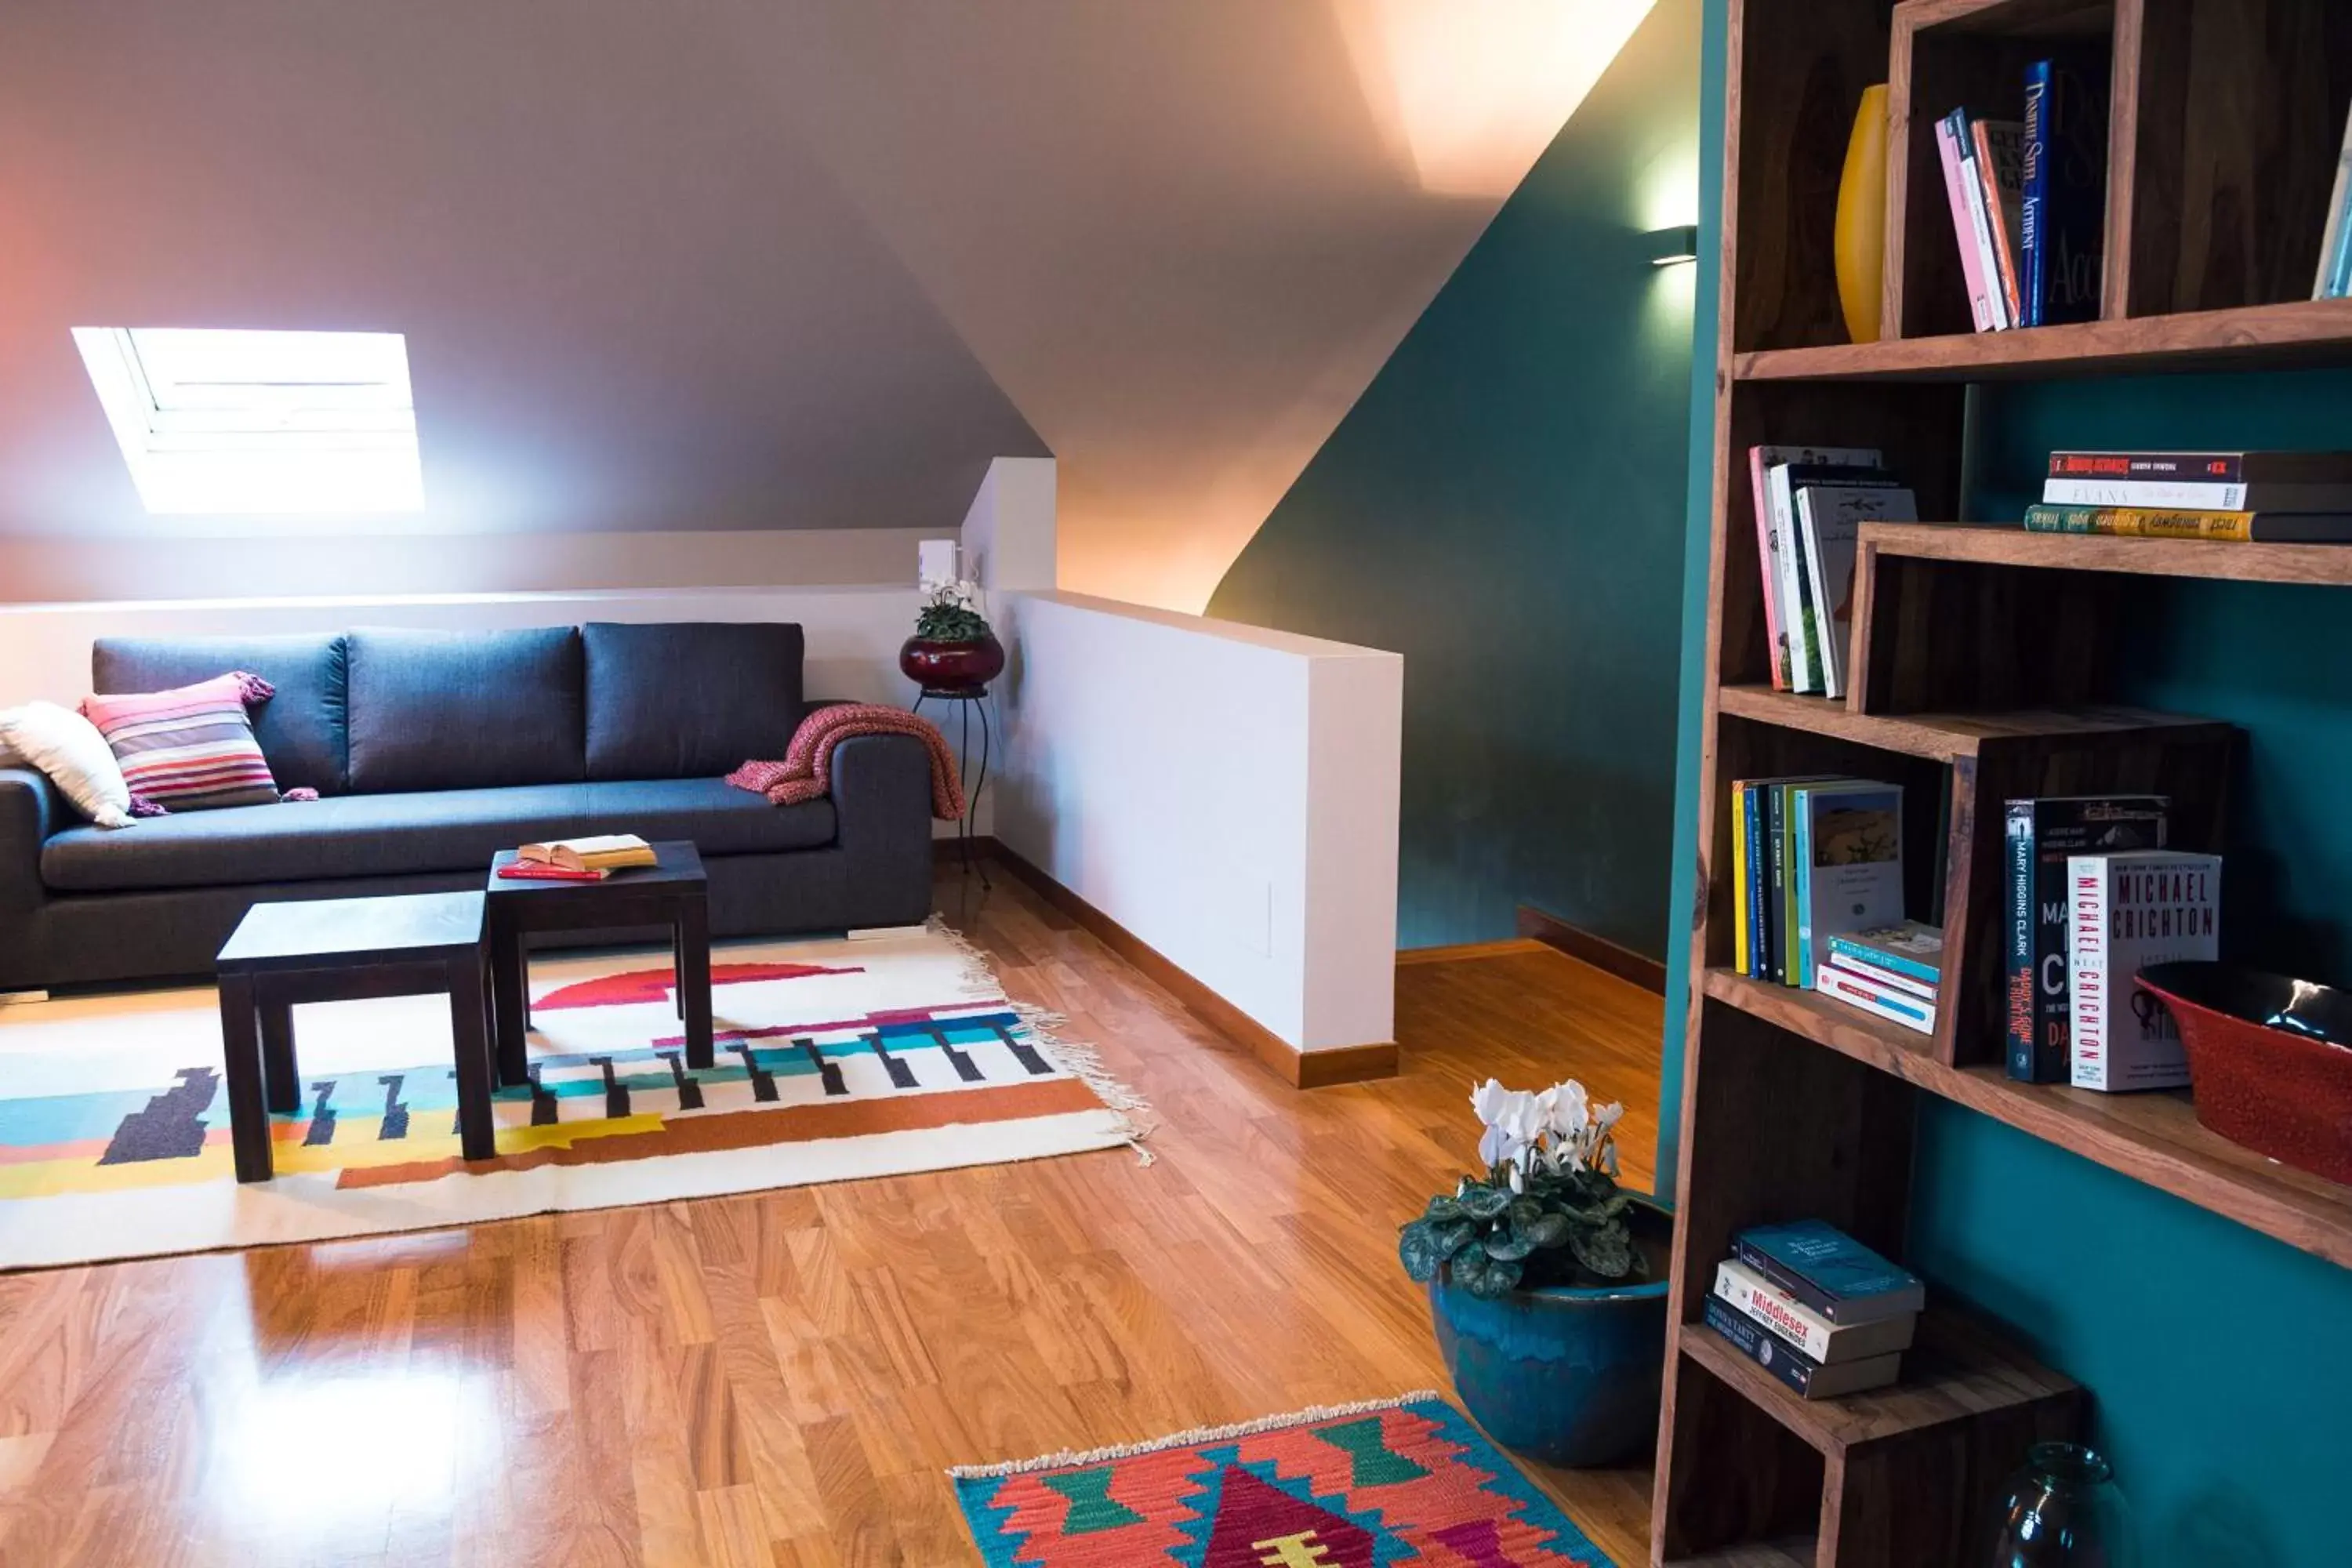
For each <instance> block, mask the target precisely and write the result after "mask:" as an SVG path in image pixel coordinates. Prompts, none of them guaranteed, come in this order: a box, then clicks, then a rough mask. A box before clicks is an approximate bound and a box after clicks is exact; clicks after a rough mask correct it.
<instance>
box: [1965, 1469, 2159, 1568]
mask: <svg viewBox="0 0 2352 1568" xmlns="http://www.w3.org/2000/svg"><path fill="white" fill-rule="evenodd" d="M2138 1561H2139V1557H2138V1554H2137V1551H2136V1550H2135V1549H2134V1545H2133V1542H2132V1529H2131V1510H2130V1508H2129V1506H2128V1505H2126V1502H2125V1501H2124V1494H2123V1492H2122V1490H2121V1489H2119V1488H2118V1487H2116V1480H2115V1469H2114V1467H2112V1466H2110V1465H2109V1464H2108V1463H2107V1461H2106V1458H2105V1456H2103V1455H2101V1454H2099V1453H2097V1452H2095V1450H2093V1449H2090V1448H2085V1447H2082V1446H2081V1445H2080V1444H2077V1443H2036V1444H2035V1445H2034V1446H2033V1449H2032V1453H2031V1454H2029V1455H2028V1456H2027V1458H2026V1463H2025V1468H2023V1469H2021V1470H2020V1471H2018V1472H2017V1474H2015V1475H2014V1476H2011V1478H2010V1480H2009V1485H2008V1486H2007V1487H2006V1488H2005V1489H2003V1491H2002V1493H2001V1501H2000V1521H1999V1524H1998V1526H1997V1529H1996V1533H1995V1536H1994V1545H1993V1550H1992V1556H1991V1557H1990V1559H1989V1560H1988V1562H1989V1568H2136V1564H2137V1563H2138Z"/></svg>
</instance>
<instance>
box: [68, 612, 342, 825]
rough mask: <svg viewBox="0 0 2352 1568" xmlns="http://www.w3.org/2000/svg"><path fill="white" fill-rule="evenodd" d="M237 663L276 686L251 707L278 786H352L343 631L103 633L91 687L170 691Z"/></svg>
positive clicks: (332, 789)
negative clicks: (230, 634)
mask: <svg viewBox="0 0 2352 1568" xmlns="http://www.w3.org/2000/svg"><path fill="white" fill-rule="evenodd" d="M233 669H243V670H248V671H250V672H252V673H253V674H255V675H257V676H259V677H261V679H264V680H266V681H268V682H269V684H270V685H272V686H274V687H276V688H277V689H278V694H277V695H276V696H275V697H272V698H271V699H270V700H268V701H267V702H264V703H260V704H258V705H257V706H256V707H254V708H252V709H250V710H249V711H250V712H251V713H252V715H253V738H254V739H255V740H257V741H258V742H261V754H262V755H263V756H264V757H266V758H267V759H268V762H269V773H270V776H271V777H272V778H274V779H276V780H277V781H278V788H280V789H314V790H317V791H318V792H319V793H320V795H341V794H343V793H344V792H345V791H347V790H348V789H349V788H350V787H351V775H350V773H349V769H348V766H347V763H346V760H345V752H346V746H347V732H346V727H345V703H346V699H347V692H346V679H345V678H346V663H345V658H344V647H343V639H342V637H341V636H333V637H316V636H305V637H100V638H99V639H98V640H97V641H96V642H95V643H93V644H91V645H90V650H89V679H90V689H91V690H92V691H94V692H96V693H98V694H99V695H100V696H101V697H112V696H124V695H129V694H132V693H138V692H148V691H169V690H171V689H173V688H174V687H180V686H193V685H194V684H195V683H196V682H197V681H200V680H209V679H212V678H213V677H214V676H216V675H226V674H227V673H228V672H229V671H230V670H233Z"/></svg>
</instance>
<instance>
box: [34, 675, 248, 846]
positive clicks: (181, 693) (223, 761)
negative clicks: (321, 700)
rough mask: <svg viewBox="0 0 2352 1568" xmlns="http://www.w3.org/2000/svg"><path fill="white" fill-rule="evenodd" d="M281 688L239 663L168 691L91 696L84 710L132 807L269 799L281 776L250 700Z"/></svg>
mask: <svg viewBox="0 0 2352 1568" xmlns="http://www.w3.org/2000/svg"><path fill="white" fill-rule="evenodd" d="M276 694H277V693H276V691H275V689H273V688H272V687H271V686H270V684H269V682H268V681H266V680H264V679H261V677H259V676H257V675H247V674H246V673H245V672H244V671H242V670H236V671H233V672H231V673H230V674H227V675H216V676H215V677H213V679H210V680H200V681H198V682H196V684H195V685H194V686H183V687H179V688H176V689H173V690H170V691H151V692H148V693H145V694H144V695H142V696H136V697H90V698H86V699H84V700H83V701H82V705H81V711H82V717H83V718H85V719H88V720H89V721H90V722H91V723H92V724H95V725H97V726H98V732H99V733H100V734H101V735H103V736H105V737H106V743H107V745H108V746H110V748H112V750H113V752H114V758H115V761H117V762H118V763H121V764H122V777H123V781H124V782H125V783H126V784H130V786H131V799H132V802H133V808H132V809H133V810H134V812H135V811H136V810H137V809H138V805H139V803H142V802H144V803H149V804H151V805H152V806H156V807H161V808H163V809H164V810H167V811H205V810H209V809H211V808H212V807H215V806H223V805H272V804H274V803H275V802H276V801H277V799H278V781H277V780H276V779H274V778H272V777H270V775H269V763H268V761H267V760H266V759H265V758H264V757H263V756H262V754H261V743H260V742H257V741H256V740H255V739H254V738H253V721H252V719H251V717H250V716H248V715H247V712H246V710H245V708H246V704H247V703H248V702H263V701H267V700H268V699H269V698H271V697H273V696H275V695H276Z"/></svg>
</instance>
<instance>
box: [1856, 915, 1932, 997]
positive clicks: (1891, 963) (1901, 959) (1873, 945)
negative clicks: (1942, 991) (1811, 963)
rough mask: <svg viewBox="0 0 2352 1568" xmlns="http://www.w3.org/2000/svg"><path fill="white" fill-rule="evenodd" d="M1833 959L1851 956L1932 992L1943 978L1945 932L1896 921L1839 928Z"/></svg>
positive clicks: (1915, 922)
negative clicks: (1849, 928) (1854, 929)
mask: <svg viewBox="0 0 2352 1568" xmlns="http://www.w3.org/2000/svg"><path fill="white" fill-rule="evenodd" d="M1830 957H1831V958H1832V961H1834V960H1836V959H1840V958H1849V959H1852V960H1853V962H1855V963H1860V964H1864V965H1866V966H1867V967H1869V968H1872V969H1880V970H1885V971H1886V972H1887V973H1891V974H1896V975H1900V976H1902V977H1903V978H1905V979H1906V980H1910V981H1912V982H1914V983H1916V984H1923V985H1925V986H1927V994H1929V995H1933V994H1935V988H1936V986H1937V984H1938V983H1940V982H1941V981H1942V979H1943V977H1944V932H1943V928H1941V927H1940V926H1931V925H1923V924H1922V923H1920V922H1919V921H1894V922H1892V923H1891V924H1888V925H1882V926H1865V927H1863V928H1862V929H1860V930H1858V931H1840V932H1838V933H1837V934H1836V935H1834V936H1832V937H1831V938H1830Z"/></svg>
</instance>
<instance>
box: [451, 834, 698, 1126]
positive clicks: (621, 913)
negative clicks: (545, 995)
mask: <svg viewBox="0 0 2352 1568" xmlns="http://www.w3.org/2000/svg"><path fill="white" fill-rule="evenodd" d="M653 851H654V854H655V856H656V858H657V859H658V861H659V864H657V865H653V866H632V867H629V868H625V869H624V870H619V871H615V872H614V873H613V874H612V875H611V876H609V877H607V878H605V879H604V880H603V881H601V882H558V881H536V880H530V879H523V878H511V877H501V876H499V867H501V866H504V865H507V864H509V862H511V861H512V860H513V859H514V858H515V857H514V851H513V850H511V849H502V850H500V851H499V855H498V858H496V859H494V860H492V861H491V862H490V880H489V887H488V890H487V891H488V926H489V945H490V992H491V995H492V997H493V999H494V1001H493V1007H492V1011H493V1012H494V1014H495V1015H496V1024H495V1026H494V1027H495V1034H496V1037H497V1042H498V1046H497V1053H496V1054H497V1066H498V1076H499V1082H500V1083H502V1084H505V1085H507V1086H508V1087H509V1088H512V1087H513V1086H515V1085H517V1084H520V1083H527V1082H529V1081H530V1051H529V1048H528V1047H527V1044H526V1037H527V1036H528V1035H529V1034H530V954H529V952H527V951H526V950H525V942H524V939H525V938H527V937H530V936H532V935H535V934H539V933H543V932H548V931H627V930H631V929H633V928H635V927H640V926H667V927H669V930H670V963H671V970H672V973H674V974H675V975H676V976H677V1016H678V1017H679V1018H681V1019H683V1020H684V1021H685V1024H686V1065H687V1066H688V1067H690V1068H708V1067H709V1066H710V1063H711V1039H710V883H709V879H708V878H706V877H705V876H704V875H703V870H702V857H701V855H700V854H699V853H698V852H697V851H696V849H695V847H694V846H693V844H692V843H690V842H689V841H688V840H686V839H682V838H680V839H668V840H665V841H663V842H661V843H658V844H656V845H654V846H653Z"/></svg>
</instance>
